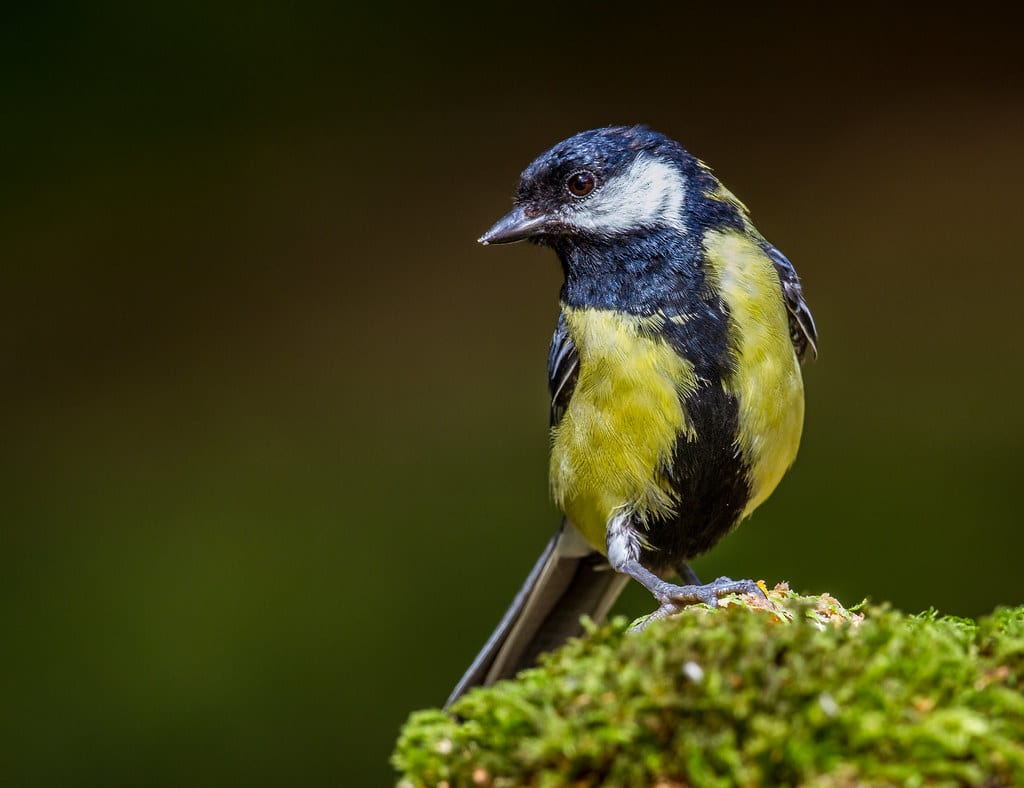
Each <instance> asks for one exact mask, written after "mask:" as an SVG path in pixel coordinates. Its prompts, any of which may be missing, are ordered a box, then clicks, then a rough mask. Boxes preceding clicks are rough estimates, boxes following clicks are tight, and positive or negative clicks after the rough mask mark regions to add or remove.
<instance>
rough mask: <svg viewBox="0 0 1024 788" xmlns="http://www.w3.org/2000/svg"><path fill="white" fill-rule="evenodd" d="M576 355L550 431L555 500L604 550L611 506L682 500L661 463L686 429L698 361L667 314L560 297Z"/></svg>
mask: <svg viewBox="0 0 1024 788" xmlns="http://www.w3.org/2000/svg"><path fill="white" fill-rule="evenodd" d="M563 314H564V315H565V321H566V327H567V329H568V332H569V335H570V336H571V337H572V339H573V341H574V343H575V344H576V348H577V350H578V352H579V356H580V367H579V378H578V380H577V383H576V390H575V392H574V393H573V396H572V399H571V400H570V401H569V405H568V407H567V409H566V411H565V414H564V415H563V417H562V421H561V422H560V423H559V425H558V426H556V427H555V428H554V430H553V433H552V441H553V445H552V452H551V488H552V493H553V495H554V498H555V501H556V502H557V503H558V504H559V506H561V508H562V510H563V511H564V512H565V513H566V514H567V515H568V516H569V518H570V519H571V520H572V521H573V522H574V523H575V524H576V526H577V528H579V529H580V531H581V532H582V533H583V535H584V536H585V537H586V538H587V541H588V542H590V544H591V545H592V546H593V547H594V548H595V549H598V550H601V551H602V552H603V551H604V550H605V528H606V525H607V523H608V520H609V519H610V518H611V516H612V515H613V514H614V513H615V512H616V511H619V510H622V509H628V510H630V511H633V512H636V513H637V514H639V515H640V516H641V517H643V516H646V515H668V514H670V513H671V512H672V511H673V510H674V507H675V505H676V501H675V500H674V498H673V495H672V490H671V488H670V487H669V485H668V484H667V483H666V481H665V480H664V478H663V472H662V469H663V468H665V467H666V466H667V465H668V464H669V463H670V462H671V459H672V453H673V450H674V448H675V444H676V440H677V438H678V436H679V435H680V434H683V435H686V434H689V432H690V430H689V428H688V426H687V422H686V415H685V413H684V409H683V404H682V403H683V400H684V398H685V397H686V396H688V395H689V394H691V393H692V392H693V390H694V389H695V386H696V383H695V379H694V375H693V367H692V365H691V364H690V363H689V362H688V361H687V360H685V359H683V358H681V357H680V356H679V355H678V354H676V353H675V352H674V351H673V350H672V348H670V347H669V346H668V345H667V344H666V343H665V342H664V340H662V339H661V338H660V337H659V336H658V329H659V328H660V325H661V318H658V317H653V318H641V317H635V316H631V315H626V314H623V313H619V312H613V311H609V310H603V309H589V308H578V309H574V308H570V307H563Z"/></svg>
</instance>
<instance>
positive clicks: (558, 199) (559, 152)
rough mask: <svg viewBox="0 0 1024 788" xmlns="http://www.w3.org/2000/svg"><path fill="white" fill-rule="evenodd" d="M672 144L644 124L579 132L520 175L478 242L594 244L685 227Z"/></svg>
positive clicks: (681, 170) (682, 182) (679, 153)
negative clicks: (506, 208)
mask: <svg viewBox="0 0 1024 788" xmlns="http://www.w3.org/2000/svg"><path fill="white" fill-rule="evenodd" d="M690 161H691V157H690V156H689V154H688V153H686V151H685V150H683V148H682V147H681V146H680V145H679V144H678V143H676V142H674V141H672V140H671V139H669V138H668V137H666V136H664V135H663V134H659V133H658V132H655V131H651V130H650V129H648V128H646V127H644V126H609V127H606V128H600V129H592V130H591V131H584V132H581V133H579V134H577V135H575V136H573V137H569V138H568V139H566V140H563V141H562V142H560V143H558V144H557V145H555V146H554V147H553V148H551V149H550V150H548V151H546V152H545V153H542V154H541V155H540V156H538V157H537V158H536V159H535V160H534V161H533V163H532V164H530V166H529V167H527V168H526V170H525V171H524V172H523V174H522V177H521V179H520V181H519V188H518V189H517V190H516V197H515V207H514V208H513V209H512V210H511V211H510V212H509V213H508V214H506V215H505V216H503V217H502V218H501V219H499V220H498V221H497V222H496V223H495V224H494V226H493V227H491V229H490V230H488V231H487V232H486V233H484V234H483V236H481V238H480V243H482V244H498V243H511V242H513V241H522V240H532V241H535V242H538V243H543V244H547V245H549V246H555V247H558V246H559V245H560V242H563V241H569V242H572V241H574V240H575V241H590V242H601V241H607V240H612V239H614V238H616V237H618V236H622V235H625V234H631V233H636V232H637V231H645V230H646V231H649V230H654V229H658V228H667V229H674V230H677V231H679V232H685V221H686V217H685V212H684V203H685V199H686V188H687V178H686V175H685V172H686V169H687V164H688V163H689V162H690Z"/></svg>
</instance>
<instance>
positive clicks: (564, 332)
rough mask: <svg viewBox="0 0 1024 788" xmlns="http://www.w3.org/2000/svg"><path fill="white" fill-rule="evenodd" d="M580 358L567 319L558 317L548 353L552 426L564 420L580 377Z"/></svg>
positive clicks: (561, 316)
mask: <svg viewBox="0 0 1024 788" xmlns="http://www.w3.org/2000/svg"><path fill="white" fill-rule="evenodd" d="M579 368H580V357H579V353H578V352H577V351H576V345H575V343H573V341H572V338H571V337H570V336H569V331H568V329H567V328H566V326H565V317H564V316H563V315H561V314H559V315H558V322H557V323H556V324H555V334H554V336H552V337H551V350H550V352H549V353H548V391H549V392H550V394H551V426H552V427H553V426H555V425H556V424H558V422H560V421H561V420H562V414H564V413H565V409H566V407H568V405H569V400H570V399H571V398H572V393H573V390H575V388H576V378H577V377H578V375H579Z"/></svg>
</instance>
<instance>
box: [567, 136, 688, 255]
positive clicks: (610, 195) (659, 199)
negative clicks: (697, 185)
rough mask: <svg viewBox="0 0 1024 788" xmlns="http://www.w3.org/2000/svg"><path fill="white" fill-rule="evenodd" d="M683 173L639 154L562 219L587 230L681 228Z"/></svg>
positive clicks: (609, 232) (620, 230)
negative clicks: (628, 166)
mask: <svg viewBox="0 0 1024 788" xmlns="http://www.w3.org/2000/svg"><path fill="white" fill-rule="evenodd" d="M685 193H686V186H685V184H684V182H683V176H682V175H680V174H679V172H678V171H677V170H676V169H675V168H674V167H673V166H672V165H671V164H668V163H666V162H663V161H661V160H660V159H656V158H653V157H651V156H644V155H641V156H639V157H637V159H636V161H634V162H633V164H632V165H630V168H629V169H628V170H626V172H624V173H623V174H622V175H618V176H616V177H614V178H612V179H611V180H609V181H608V182H606V183H604V184H599V185H598V188H597V191H596V192H595V193H594V196H593V197H591V198H590V199H588V200H586V201H584V202H583V203H581V204H580V205H579V206H578V207H576V208H575V209H570V210H569V211H568V212H567V215H566V217H565V221H566V222H567V223H569V224H571V225H573V226H574V227H577V228H579V229H581V230H586V231H588V232H596V233H605V234H608V235H614V234H616V233H623V232H628V231H629V230H636V229H640V228H643V227H655V226H667V227H673V228H675V229H677V230H683V229H684V224H683V216H682V209H683V198H684V196H685Z"/></svg>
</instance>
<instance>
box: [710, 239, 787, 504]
mask: <svg viewBox="0 0 1024 788" xmlns="http://www.w3.org/2000/svg"><path fill="white" fill-rule="evenodd" d="M704 248H705V258H706V262H707V269H708V272H709V275H710V276H711V278H712V279H713V280H715V281H714V285H715V287H716V289H717V290H718V291H719V293H720V295H721V297H722V298H723V300H724V301H725V303H726V305H727V306H728V307H729V314H730V318H731V320H730V322H731V328H730V334H731V335H732V339H733V344H734V347H735V348H736V356H737V359H736V360H737V370H736V373H735V375H733V376H732V377H731V378H730V379H729V381H728V382H727V388H728V389H729V390H730V391H731V392H732V393H733V394H735V395H736V397H737V399H738V401H739V407H740V410H739V435H738V443H739V446H740V448H741V449H742V451H743V455H744V457H745V458H746V460H747V463H748V464H749V467H750V471H749V474H748V476H749V481H750V493H751V494H750V500H749V502H748V503H747V506H746V508H745V509H744V511H743V517H746V516H747V515H748V514H750V513H751V512H752V511H754V509H755V508H757V506H758V505H759V504H761V503H762V502H763V501H764V500H765V499H766V498H767V497H768V496H769V495H771V493H772V491H773V490H774V489H775V487H776V485H778V483H779V481H780V480H781V479H782V476H783V475H784V474H785V472H786V470H787V469H788V468H789V466H790V465H791V464H792V463H793V460H794V459H796V452H797V448H798V447H799V445H800V434H801V432H802V431H803V423H804V384H803V378H802V376H801V374H800V363H799V361H798V360H797V358H796V352H795V351H794V350H793V343H792V341H791V340H790V338H789V317H788V314H787V312H786V307H785V304H784V302H783V300H782V296H781V287H780V284H779V279H778V274H776V272H775V267H774V266H773V265H772V262H771V260H769V259H768V257H767V256H766V255H765V253H764V251H763V250H762V249H761V247H760V246H759V245H758V243H757V242H756V241H755V240H754V239H753V238H751V237H750V236H749V235H748V234H745V233H741V232H738V231H734V230H730V231H720V232H710V233H708V234H707V235H705V238H704Z"/></svg>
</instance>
